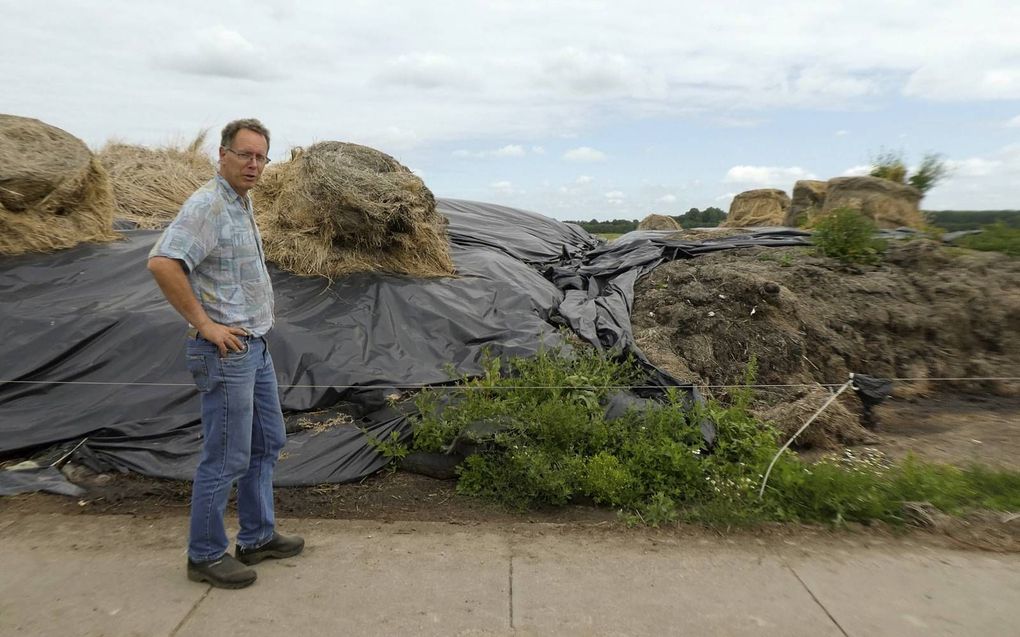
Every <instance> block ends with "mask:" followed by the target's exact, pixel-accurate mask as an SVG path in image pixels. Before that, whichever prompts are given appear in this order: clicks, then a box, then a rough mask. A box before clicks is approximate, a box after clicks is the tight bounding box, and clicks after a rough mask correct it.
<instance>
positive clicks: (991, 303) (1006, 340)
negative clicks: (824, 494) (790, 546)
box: [632, 240, 1020, 448]
mask: <svg viewBox="0 0 1020 637" xmlns="http://www.w3.org/2000/svg"><path fill="white" fill-rule="evenodd" d="M632 322H633V326H634V336H635V340H636V341H637V344H638V346H639V347H640V348H641V349H642V350H643V351H644V352H645V354H646V355H647V356H648V358H649V359H650V360H651V361H652V362H653V363H655V364H656V365H658V366H660V367H662V368H664V369H666V370H667V371H669V372H670V373H672V374H673V375H674V376H675V377H677V378H680V379H685V380H689V381H692V382H694V383H696V384H698V385H702V386H705V387H706V388H707V389H706V391H707V393H708V394H710V395H716V396H718V395H725V394H726V393H728V392H729V391H731V388H730V387H727V386H732V385H735V384H741V383H744V382H745V381H744V379H745V377H746V375H747V372H748V369H749V365H751V362H752V361H753V365H754V367H755V368H756V369H755V372H756V373H755V374H754V376H755V382H756V383H757V384H762V385H771V386H772V387H763V388H760V389H758V390H757V391H756V398H757V402H756V403H755V404H754V405H753V408H754V409H755V411H756V412H757V413H758V415H759V416H762V417H764V418H765V419H768V420H771V421H773V422H775V423H776V424H777V425H779V426H780V428H781V429H783V430H785V431H787V432H788V433H789V432H791V429H792V428H794V427H799V426H800V424H803V422H805V421H806V420H807V418H808V417H810V414H811V413H813V412H814V411H815V410H816V409H817V408H819V407H821V405H822V403H824V401H825V399H826V398H827V396H828V393H827V390H826V389H823V388H822V385H825V386H827V387H830V388H831V387H837V386H839V385H841V384H843V383H844V382H846V380H847V379H848V378H849V374H850V373H851V372H854V373H858V374H867V375H869V376H875V377H882V378H889V379H894V382H893V396H894V397H898V398H901V399H931V398H944V397H946V396H965V397H980V398H986V397H997V398H1003V399H1015V398H1016V397H1017V396H1020V381H1017V380H997V379H1001V378H1014V379H1015V378H1017V377H1020V338H1018V335H1020V260H1018V259H1012V258H1009V257H1007V256H1005V255H1002V254H998V253H989V252H976V251H970V250H961V249H956V248H946V247H942V246H941V245H940V244H936V243H934V242H932V241H928V240H913V241H909V242H902V241H896V242H892V243H891V244H890V245H889V248H888V250H887V252H886V254H885V255H884V257H883V259H882V260H881V263H880V264H877V265H846V264H842V263H840V262H839V261H836V260H834V259H828V258H824V257H820V256H815V255H814V254H813V252H812V251H811V249H809V248H801V247H787V248H746V249H740V250H729V251H722V252H716V253H712V254H707V255H703V256H699V257H698V258H696V259H690V260H682V261H674V262H671V263H666V264H663V265H660V266H659V267H657V268H656V269H655V270H653V271H652V272H651V273H650V274H649V275H648V276H646V277H644V278H643V279H641V280H640V281H638V283H637V285H636V286H635V300H634V309H633V313H632ZM949 378H951V379H959V378H969V379H974V380H940V379H949ZM907 379H910V380H907ZM775 385H794V386H792V387H790V386H786V387H776V386H775ZM777 406H780V407H779V408H778V409H777ZM784 408H785V412H786V413H785V414H784ZM860 410H861V405H860V403H859V401H858V400H857V399H856V398H855V397H854V396H853V393H852V392H846V393H845V395H844V396H841V397H840V399H839V404H837V405H835V406H833V407H832V408H830V409H829V410H827V411H826V413H824V414H823V415H822V416H821V417H820V418H819V421H818V424H817V425H813V427H814V428H815V436H814V440H812V439H811V438H810V436H809V437H807V438H805V439H804V440H803V441H802V442H803V443H805V444H807V445H809V446H821V447H829V448H835V447H838V446H839V445H842V444H859V443H866V442H869V441H870V440H872V439H873V436H872V435H871V433H870V432H868V431H866V430H864V429H863V428H861V427H860V426H858V425H857V424H856V423H853V422H850V423H848V419H847V416H848V414H857V413H858V412H859V411H860ZM805 414H806V415H805ZM785 415H789V416H790V417H784V416H785ZM819 433H823V434H824V435H819ZM978 439H979V438H978Z"/></svg>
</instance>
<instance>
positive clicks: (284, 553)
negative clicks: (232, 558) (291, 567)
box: [234, 533, 305, 566]
mask: <svg viewBox="0 0 1020 637" xmlns="http://www.w3.org/2000/svg"><path fill="white" fill-rule="evenodd" d="M304 548H305V541H304V539H302V538H300V537H298V536H296V535H280V534H279V533H273V539H271V540H269V541H268V542H266V543H265V544H263V545H262V546H259V547H257V548H253V549H245V548H241V547H240V546H237V547H236V549H235V551H234V555H236V556H237V559H239V560H240V561H241V562H242V563H244V564H248V565H249V566H250V565H252V564H258V563H259V562H261V561H262V560H265V559H282V558H285V557H294V556H295V555H297V554H298V553H300V552H301V551H302V549H304Z"/></svg>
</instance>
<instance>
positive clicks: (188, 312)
mask: <svg viewBox="0 0 1020 637" xmlns="http://www.w3.org/2000/svg"><path fill="white" fill-rule="evenodd" d="M149 272H151V273H152V276H153V278H155V279H156V283H157V284H159V289H160V290H162V291H163V296H165V297H166V300H167V301H169V302H170V305H172V306H173V308H174V309H175V310H177V313H178V314H180V315H181V316H183V317H184V318H185V319H186V320H187V321H188V322H189V323H191V324H192V325H194V326H195V327H196V328H198V329H202V328H203V327H204V326H205V325H206V324H208V323H211V322H212V320H211V319H210V318H209V315H208V314H206V313H205V309H204V308H203V307H202V304H201V303H199V302H198V299H197V298H196V297H195V293H194V292H193V291H192V289H191V285H189V284H188V275H187V274H185V273H184V266H182V265H181V264H180V262H179V261H177V260H176V259H170V258H167V257H152V258H150V259H149Z"/></svg>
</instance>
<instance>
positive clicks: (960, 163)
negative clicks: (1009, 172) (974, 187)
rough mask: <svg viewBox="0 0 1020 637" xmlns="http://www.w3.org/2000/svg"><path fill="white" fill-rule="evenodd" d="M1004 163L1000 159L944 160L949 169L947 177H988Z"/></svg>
mask: <svg viewBox="0 0 1020 637" xmlns="http://www.w3.org/2000/svg"><path fill="white" fill-rule="evenodd" d="M1003 165H1004V162H1003V161H1002V160H1000V159H985V158H983V157H970V158H968V159H961V160H952V159H949V160H946V168H948V169H949V177H950V178H952V177H964V178H966V177H988V176H990V175H994V174H995V173H996V172H998V170H999V169H1000V168H1002V167H1003Z"/></svg>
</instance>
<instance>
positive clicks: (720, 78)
mask: <svg viewBox="0 0 1020 637" xmlns="http://www.w3.org/2000/svg"><path fill="white" fill-rule="evenodd" d="M0 16H3V18H2V19H0V78H2V80H0V113H9V114H14V115H21V116H26V117H33V118H37V119H40V120H42V121H44V122H47V123H49V124H52V125H54V126H57V127H60V128H62V129H64V130H66V131H68V132H70V133H72V134H74V135H76V136H77V137H79V138H81V139H82V140H83V141H85V142H86V143H87V144H88V145H89V146H90V147H92V148H93V149H94V150H97V149H99V148H100V147H101V146H102V145H103V144H104V143H106V142H107V141H110V140H117V141H121V142H126V143H131V144H143V145H153V146H157V145H166V144H174V143H180V142H181V141H187V140H190V139H192V138H194V136H195V135H196V134H197V133H198V131H200V130H203V129H210V130H211V131H212V133H211V135H210V143H209V144H208V145H207V150H208V152H209V153H210V155H211V156H212V154H213V153H214V152H215V151H216V145H217V144H218V137H219V130H220V129H221V128H222V127H223V125H224V124H225V123H226V122H228V121H230V120H232V119H237V118H241V117H257V118H259V119H261V120H262V122H263V123H264V124H265V125H266V126H268V127H269V129H270V130H271V131H272V148H271V152H270V157H272V158H273V159H274V160H277V161H279V160H284V159H286V158H287V157H289V149H290V148H292V147H294V146H307V145H310V144H313V143H315V142H317V141H325V140H340V141H346V142H355V143H360V144H366V145H369V146H372V147H374V148H377V149H379V150H381V151H383V152H385V153H388V154H390V155H392V156H393V157H395V158H396V159H397V160H398V161H400V162H401V163H402V164H404V165H405V166H407V167H408V168H410V169H412V170H414V171H415V172H416V173H417V174H418V175H419V176H420V177H421V178H422V179H423V180H424V181H425V183H426V185H427V186H429V188H430V189H431V190H432V191H433V192H434V193H435V194H436V196H438V197H452V198H461V199H471V200H476V201H485V202H491V203H498V204H504V205H508V206H513V207H517V208H524V209H527V210H532V211H535V212H539V213H542V214H545V215H548V216H551V217H555V218H558V219H563V220H589V219H599V220H608V219H617V218H621V219H640V218H643V217H644V216H646V215H648V214H650V213H658V214H670V215H677V214H682V213H684V212H686V211H687V210H689V209H690V208H699V209H704V208H707V207H709V206H717V207H720V208H722V209H723V210H728V207H729V204H730V201H731V199H732V197H733V196H734V195H735V194H737V193H740V192H742V191H745V190H750V189H755V188H781V189H783V190H785V191H786V192H787V193H791V192H792V189H793V185H794V183H795V182H796V181H797V180H799V179H830V178H832V177H838V176H842V175H855V174H865V173H866V171H867V167H868V166H869V162H871V161H872V160H873V159H874V158H875V157H877V156H878V155H879V154H881V153H885V152H894V153H900V154H901V155H902V156H903V158H904V160H905V161H906V163H907V164H908V165H911V166H913V165H916V164H917V163H919V162H920V160H921V159H922V157H923V156H924V155H925V154H927V153H939V154H941V155H942V156H943V158H944V159H945V161H946V162H947V165H948V167H949V168H950V170H951V174H950V176H949V177H948V178H947V179H946V181H945V182H944V183H942V184H940V185H938V186H936V187H935V188H934V189H932V190H931V191H930V192H929V193H928V195H927V196H926V198H925V199H924V201H923V202H922V207H923V208H925V209H929V210H945V209H957V210H959V209H967V210H988V209H1017V208H1020V2H1017V1H1016V0H1001V1H999V0H968V1H967V2H962V1H960V0H952V1H949V2H943V1H941V0H926V1H924V2H914V1H897V0H883V1H881V2H872V1H870V0H859V1H854V2H832V1H826V0H811V1H807V2H801V1H786V0H774V1H773V2H761V1H760V0H755V1H736V0H734V1H729V0H716V1H715V2H703V1H701V2H687V1H685V0H674V1H668V2H644V1H633V2H628V3H622V2H602V1H599V0H587V1H583V2H575V1H573V0H557V1H556V2H546V1H532V0H489V1H476V2H449V1H444V0H431V1H430V2H420V1H409V0H387V1H385V2H383V1H381V0H380V1H374V2H367V1H359V0H344V1H343V2H320V1H317V0H305V1H303V2H297V1H296V0H247V1H245V2H235V1H233V0H220V1H216V2H213V1H209V0H206V1H205V2H195V1H193V0H175V1H174V2H158V3H157V2H146V1H143V0H132V1H130V2H124V1H120V0H104V1H102V2H98V1H89V0H77V1H72V0H0Z"/></svg>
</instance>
